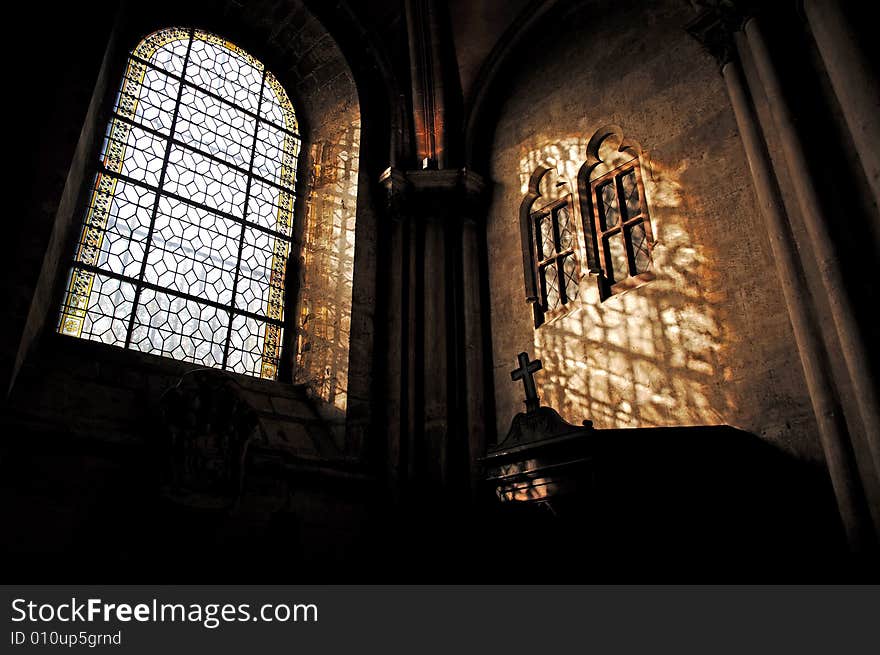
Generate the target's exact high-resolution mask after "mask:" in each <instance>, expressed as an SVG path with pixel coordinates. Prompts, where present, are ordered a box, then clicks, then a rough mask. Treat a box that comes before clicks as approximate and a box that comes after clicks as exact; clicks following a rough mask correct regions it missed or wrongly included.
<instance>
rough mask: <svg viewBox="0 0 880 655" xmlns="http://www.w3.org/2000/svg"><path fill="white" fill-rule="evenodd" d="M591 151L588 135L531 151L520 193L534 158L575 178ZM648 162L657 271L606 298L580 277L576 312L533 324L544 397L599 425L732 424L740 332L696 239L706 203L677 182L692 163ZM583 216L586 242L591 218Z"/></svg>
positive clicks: (714, 266)
mask: <svg viewBox="0 0 880 655" xmlns="http://www.w3.org/2000/svg"><path fill="white" fill-rule="evenodd" d="M585 149H586V140H585V139H582V138H577V137H573V138H569V139H562V140H559V141H555V142H550V143H547V144H545V145H544V146H543V147H541V148H538V149H535V150H533V151H531V152H528V153H527V154H525V155H524V156H523V157H522V158H521V161H520V182H521V187H522V191H523V193H525V192H526V190H527V188H528V180H529V177H530V175H531V174H532V172H533V171H534V170H535V168H536V167H538V166H547V167H555V168H556V171H557V174H558V176H559V177H560V178H563V177H564V178H567V179H568V180H576V179H577V173H578V170H579V169H580V167H581V165H582V164H583V161H584V157H585ZM642 165H643V166H644V169H645V180H644V182H645V186H646V195H647V198H648V204H649V208H650V212H651V221H652V226H653V229H654V234H655V235H656V243H655V247H654V252H653V260H654V261H653V273H654V274H655V276H656V277H655V279H654V280H653V281H651V282H649V283H647V284H644V285H642V286H640V287H637V288H635V289H631V290H628V291H625V292H623V293H620V294H616V295H614V296H612V297H610V298H608V299H606V300H605V301H604V302H603V301H600V298H599V293H598V288H597V285H596V279H595V278H594V277H593V276H592V275H590V274H585V275H584V277H583V278H582V279H581V288H580V293H579V300H578V302H577V303H576V304H575V306H574V307H573V308H572V310H571V311H570V312H569V313H568V314H566V315H565V316H562V317H560V318H557V319H556V320H554V321H551V322H549V323H547V324H545V325H543V326H541V327H540V328H538V329H536V330H535V331H534V336H533V347H534V352H535V355H536V356H537V357H539V358H540V359H541V360H542V362H543V366H544V370H543V372H542V374H541V376H542V377H541V379H540V388H541V392H542V396H543V397H542V402H543V404H545V405H550V406H552V407H554V408H555V409H557V410H558V411H559V412H560V414H562V416H563V417H565V418H566V419H567V420H569V421H570V422H573V423H580V421H581V420H583V419H584V418H589V419H591V420H593V421H594V423H595V424H596V426H597V427H600V428H611V427H637V426H638V427H650V426H668V425H712V424H721V423H728V422H730V417H731V414H732V413H733V412H735V410H736V407H735V403H734V401H733V397H734V396H733V394H732V393H730V392H729V389H728V387H727V385H726V382H727V381H728V380H729V378H730V376H731V371H730V369H729V367H728V366H727V365H726V362H725V344H728V343H730V341H731V340H732V339H733V338H734V335H733V334H732V333H731V327H730V325H729V323H728V321H726V320H724V319H723V318H722V317H721V316H720V315H719V309H718V305H719V303H720V302H721V301H723V300H724V298H725V295H726V294H725V291H724V289H723V284H722V276H723V271H722V270H720V269H719V266H718V262H719V259H718V256H717V254H716V253H715V252H714V251H713V250H712V249H711V248H710V246H709V245H708V243H707V242H706V241H705V236H706V235H705V234H701V235H700V238H699V239H698V238H696V237H695V235H694V234H692V231H691V229H690V226H691V225H698V222H697V220H696V219H699V218H700V212H701V201H700V199H699V198H697V197H694V196H693V194H689V193H688V192H687V190H685V189H683V188H682V185H681V183H680V179H681V177H682V174H683V173H684V172H685V170H686V169H687V167H688V163H687V162H682V163H681V164H679V165H676V166H673V165H669V164H668V163H666V162H663V161H662V160H661V161H652V160H651V159H650V158H649V157H647V156H646V157H643V162H642ZM579 200H580V199H579ZM576 204H578V205H579V210H582V212H583V213H586V212H587V206H586V205H585V204H583V203H582V202H577V203H576ZM578 218H579V225H578V226H579V228H580V230H581V233H580V234H579V238H580V239H581V243H583V236H584V235H583V229H584V227H585V226H588V225H589V216H586V217H585V216H579V217H578ZM584 219H586V220H584ZM718 227H719V229H721V226H718ZM584 270H585V272H586V267H584Z"/></svg>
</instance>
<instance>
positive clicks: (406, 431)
mask: <svg viewBox="0 0 880 655" xmlns="http://www.w3.org/2000/svg"><path fill="white" fill-rule="evenodd" d="M382 183H383V184H384V185H385V187H386V192H387V193H388V197H389V204H388V207H389V224H390V245H391V253H390V258H389V262H388V269H389V270H388V278H389V293H390V300H389V311H388V317H387V327H388V335H389V337H388V359H387V364H386V365H387V378H388V383H389V386H390V388H389V390H388V394H389V404H388V413H389V431H388V453H389V466H390V468H391V475H392V478H394V479H396V480H397V481H398V482H399V483H400V484H408V485H409V486H410V488H412V487H413V485H414V486H415V487H416V488H418V489H420V490H421V492H422V493H424V494H426V495H428V496H433V497H435V498H442V499H444V500H446V501H448V500H450V499H460V498H461V497H463V496H464V495H465V492H466V490H467V487H468V484H469V483H468V481H469V480H471V479H472V475H473V464H474V462H475V459H476V456H478V455H482V454H483V451H482V449H483V446H484V443H485V416H484V413H485V412H484V408H483V407H484V406H483V402H484V394H483V385H484V378H483V375H484V373H483V349H482V337H483V332H482V330H483V328H482V323H481V320H480V312H481V303H480V294H481V291H480V289H481V286H480V255H479V252H480V239H479V224H478V218H479V216H480V215H481V214H480V212H481V207H482V190H483V181H482V179H481V178H480V177H479V176H477V175H474V174H473V173H470V172H469V171H466V170H457V169H445V170H410V171H400V170H396V169H388V170H387V171H386V172H385V174H383V176H382Z"/></svg>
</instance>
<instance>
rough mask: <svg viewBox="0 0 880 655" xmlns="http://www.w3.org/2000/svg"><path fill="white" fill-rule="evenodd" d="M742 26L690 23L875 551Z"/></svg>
mask: <svg viewBox="0 0 880 655" xmlns="http://www.w3.org/2000/svg"><path fill="white" fill-rule="evenodd" d="M737 24H738V21H737V20H736V18H735V17H733V16H730V15H727V16H725V15H723V14H720V15H719V14H718V13H716V12H711V11H707V12H704V13H702V14H701V15H700V16H699V17H698V18H697V20H695V21H694V22H693V23H691V24H690V25H689V26H688V31H689V32H690V33H691V35H692V36H694V37H695V38H696V39H697V40H699V41H700V42H701V43H702V44H703V45H704V46H705V47H706V49H707V50H709V52H710V53H711V54H712V55H713V56H714V57H715V58H716V59H717V60H718V61H719V63H720V64H721V72H722V76H723V77H724V82H725V86H726V88H727V92H728V95H729V96H730V101H731V105H732V107H733V111H734V115H735V117H736V123H737V127H738V129H739V132H740V137H741V138H742V141H743V147H744V149H745V153H746V159H747V161H748V165H749V170H750V172H751V174H752V181H753V183H754V187H755V193H756V195H757V198H758V203H759V206H760V209H761V215H762V217H763V219H764V225H765V228H766V230H767V235H768V238H769V240H770V247H771V250H772V253H773V259H774V261H775V263H776V272H777V276H778V278H779V283H780V287H781V289H782V292H783V298H784V299H785V305H786V309H787V311H788V315H789V318H790V320H791V325H792V330H793V332H794V336H795V342H796V344H797V348H798V354H799V357H800V360H801V365H802V367H803V371H804V378H805V381H806V383H807V389H808V392H809V395H810V401H811V404H812V406H813V412H814V414H815V417H816V422H817V425H818V428H819V434H820V439H821V443H822V449H823V451H824V454H825V459H826V464H827V467H828V471H829V475H830V477H831V481H832V485H833V488H834V493H835V496H836V499H837V506H838V510H839V513H840V516H841V520H842V523H843V525H844V529H845V531H846V535H847V539H848V542H849V544H850V547H851V548H852V549H853V550H855V551H863V550H869V549H871V548H873V547H874V543H875V542H874V532H873V527H872V522H871V518H870V512H869V509H868V504H867V500H866V498H865V493H864V489H863V487H862V484H861V478H860V476H859V471H858V467H857V463H856V460H855V455H854V453H853V448H852V443H851V442H850V440H849V435H848V433H847V429H846V423H845V421H844V420H843V416H842V413H841V408H840V406H839V403H838V401H837V396H836V393H835V387H834V381H833V378H832V377H831V374H830V370H829V364H828V355H827V352H826V351H825V348H824V345H823V343H822V339H821V336H820V331H819V326H818V324H817V322H816V320H815V317H814V310H813V303H812V300H811V297H810V294H809V291H808V289H807V285H806V281H805V278H804V273H803V269H802V268H801V266H800V260H799V259H798V255H797V252H796V251H795V246H794V243H795V241H794V238H793V236H792V230H791V225H790V223H789V220H788V217H787V215H786V212H785V208H784V205H783V203H782V195H781V193H780V190H779V185H778V182H777V179H776V175H775V173H774V171H773V164H772V162H771V159H770V155H769V153H768V151H767V146H766V143H765V141H764V139H763V137H762V135H761V133H760V127H759V121H758V117H757V114H756V112H755V109H754V106H753V104H752V101H751V97H750V94H749V91H748V90H747V87H746V84H745V82H744V77H743V73H742V68H741V65H740V63H739V60H738V58H737V53H736V47H735V45H734V39H733V32H734V30H735V29H736V26H737Z"/></svg>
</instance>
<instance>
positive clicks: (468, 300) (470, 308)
mask: <svg viewBox="0 0 880 655" xmlns="http://www.w3.org/2000/svg"><path fill="white" fill-rule="evenodd" d="M462 186H463V193H464V201H463V209H464V214H463V217H462V225H461V267H462V320H463V323H464V351H465V352H464V375H465V380H464V387H465V388H464V394H465V406H466V410H467V423H466V428H467V439H468V455H469V457H470V464H471V489H472V491H473V490H475V485H474V483H475V482H476V480H477V477H478V473H479V471H478V467H477V458H478V457H482V456H483V455H484V454H485V452H486V404H485V384H486V380H485V377H484V371H483V355H484V353H483V323H482V311H483V308H482V302H481V295H482V293H481V288H482V284H481V277H482V276H481V272H480V260H481V245H480V241H481V240H480V230H481V228H482V225H483V220H482V217H483V216H484V215H485V214H484V211H485V206H484V200H485V195H484V184H483V180H482V179H481V178H480V177H479V176H477V175H475V174H474V173H471V172H469V171H464V172H463V177H462Z"/></svg>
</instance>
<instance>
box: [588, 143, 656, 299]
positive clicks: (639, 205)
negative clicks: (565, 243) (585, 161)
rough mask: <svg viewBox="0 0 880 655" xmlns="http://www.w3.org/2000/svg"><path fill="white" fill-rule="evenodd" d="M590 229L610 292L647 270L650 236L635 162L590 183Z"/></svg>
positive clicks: (648, 267) (651, 240)
mask: <svg viewBox="0 0 880 655" xmlns="http://www.w3.org/2000/svg"><path fill="white" fill-rule="evenodd" d="M591 189H592V206H593V225H594V229H595V231H596V236H597V243H598V244H599V256H600V259H601V264H602V271H603V273H604V275H605V278H606V279H607V281H608V283H609V284H610V285H611V290H612V291H615V290H618V289H622V288H623V287H622V286H619V285H623V286H626V283H627V281H628V279H629V278H635V277H637V276H643V275H645V274H647V273H648V272H649V271H650V269H651V263H652V260H651V248H652V246H653V236H652V234H651V221H650V219H649V218H648V210H647V205H646V202H645V191H644V186H643V184H642V179H641V171H640V168H639V164H638V159H634V160H632V161H630V162H628V163H626V164H624V165H623V166H620V167H619V168H616V169H615V170H613V171H611V172H610V173H608V174H606V175H603V176H602V177H600V178H598V179H596V180H593V181H592V183H591Z"/></svg>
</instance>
